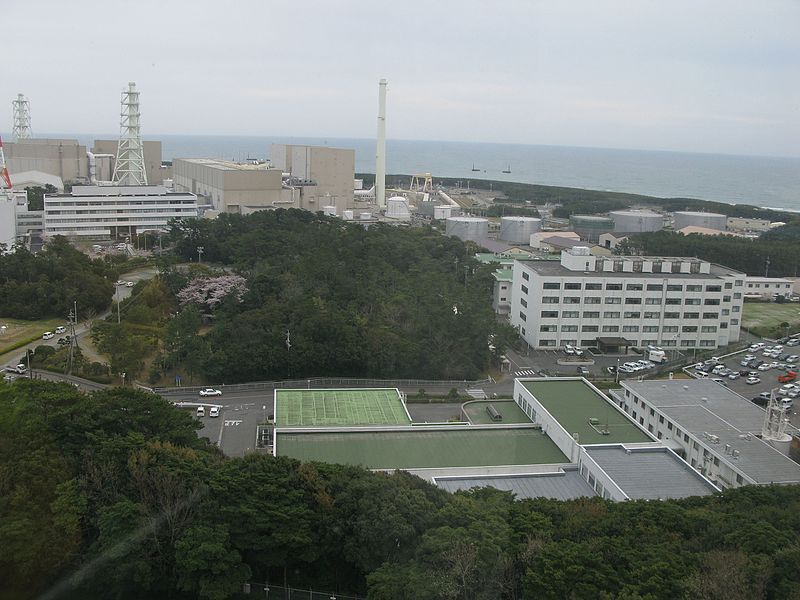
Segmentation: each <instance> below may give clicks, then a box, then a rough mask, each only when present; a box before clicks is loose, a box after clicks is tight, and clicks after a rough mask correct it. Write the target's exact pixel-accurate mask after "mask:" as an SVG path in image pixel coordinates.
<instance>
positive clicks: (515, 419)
mask: <svg viewBox="0 0 800 600" xmlns="http://www.w3.org/2000/svg"><path fill="white" fill-rule="evenodd" d="M490 404H491V405H492V406H494V408H495V410H497V412H499V413H500V414H501V415H503V420H502V421H492V419H491V417H489V413H487V412H486V407H487V406H489V405H490ZM464 410H465V411H466V413H467V417H469V420H470V422H472V423H474V424H475V425H485V424H489V423H496V424H501V423H502V424H509V423H530V422H531V420H530V419H529V418H528V415H526V414H525V412H524V411H523V410H522V409H521V408H520V407H519V406H517V403H516V402H514V401H513V400H481V401H480V402H470V403H469V404H467V405H466V406H465V407H464Z"/></svg>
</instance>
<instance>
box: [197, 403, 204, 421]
mask: <svg viewBox="0 0 800 600" xmlns="http://www.w3.org/2000/svg"><path fill="white" fill-rule="evenodd" d="M205 416H206V407H205V406H198V407H197V417H198V418H200V417H205Z"/></svg>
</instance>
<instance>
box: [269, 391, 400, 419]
mask: <svg viewBox="0 0 800 600" xmlns="http://www.w3.org/2000/svg"><path fill="white" fill-rule="evenodd" d="M275 422H276V426H277V427H331V426H343V427H353V426H356V427H358V426H369V425H410V424H411V418H410V417H409V415H408V412H407V411H406V407H405V404H403V401H402V400H401V398H400V392H398V391H397V389H395V388H374V389H369V388H357V389H331V390H320V389H309V390H275Z"/></svg>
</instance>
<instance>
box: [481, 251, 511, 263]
mask: <svg viewBox="0 0 800 600" xmlns="http://www.w3.org/2000/svg"><path fill="white" fill-rule="evenodd" d="M475 259H476V260H478V261H479V262H482V263H485V264H488V263H500V264H509V265H510V264H513V263H514V259H513V258H508V257H505V256H498V255H497V254H493V253H491V252H478V253H477V254H476V255H475Z"/></svg>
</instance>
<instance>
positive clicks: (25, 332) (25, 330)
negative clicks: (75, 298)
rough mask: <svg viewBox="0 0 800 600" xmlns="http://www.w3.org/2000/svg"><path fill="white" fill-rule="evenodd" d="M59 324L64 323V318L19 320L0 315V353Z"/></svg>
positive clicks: (39, 336)
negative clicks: (3, 327)
mask: <svg viewBox="0 0 800 600" xmlns="http://www.w3.org/2000/svg"><path fill="white" fill-rule="evenodd" d="M59 325H66V322H65V319H42V320H41V321H21V320H20V319H8V318H6V317H0V354H3V353H4V352H7V351H9V350H10V349H11V348H14V347H17V345H18V344H21V343H27V342H30V341H35V340H36V339H37V338H39V339H41V336H42V334H43V333H44V332H45V331H53V330H54V329H55V328H56V327H58V326H59ZM2 326H5V329H2ZM62 335H63V334H62ZM23 354H24V352H23Z"/></svg>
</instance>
